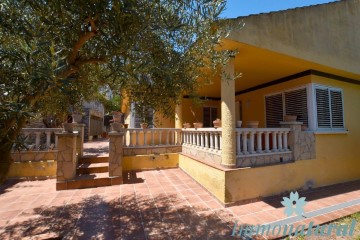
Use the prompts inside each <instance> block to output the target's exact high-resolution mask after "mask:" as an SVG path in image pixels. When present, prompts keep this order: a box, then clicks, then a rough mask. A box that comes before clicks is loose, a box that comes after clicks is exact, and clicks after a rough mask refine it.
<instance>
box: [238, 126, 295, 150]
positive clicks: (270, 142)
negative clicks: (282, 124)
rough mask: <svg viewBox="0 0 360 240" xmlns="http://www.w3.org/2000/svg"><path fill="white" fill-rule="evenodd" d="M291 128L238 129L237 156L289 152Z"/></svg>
mask: <svg viewBox="0 0 360 240" xmlns="http://www.w3.org/2000/svg"><path fill="white" fill-rule="evenodd" d="M289 132H290V128H237V129H236V130H235V134H236V135H235V136H236V155H237V157H239V156H242V155H251V154H260V153H274V152H287V151H289V147H288V134H289Z"/></svg>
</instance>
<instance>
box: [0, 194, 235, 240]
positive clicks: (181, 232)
mask: <svg viewBox="0 0 360 240" xmlns="http://www.w3.org/2000/svg"><path fill="white" fill-rule="evenodd" d="M107 198H108V197H107ZM155 199H156V202H155V201H153V200H151V197H150V196H146V195H144V196H136V197H135V195H134V194H129V195H126V196H124V197H121V198H119V197H114V198H113V199H111V200H109V199H104V198H103V197H101V195H92V196H91V197H87V198H85V199H83V200H79V201H78V202H77V203H72V204H67V205H61V206H52V207H50V208H45V207H40V208H36V209H33V212H29V213H28V217H27V216H26V214H25V215H23V216H22V217H23V219H22V220H20V221H18V222H16V223H12V224H10V225H8V226H6V227H5V229H4V230H5V231H4V232H0V239H18V238H27V237H28V238H30V237H34V236H39V235H42V236H46V234H48V235H49V236H51V238H49V237H48V238H45V237H44V238H42V239H129V240H130V239H131V240H132V239H169V236H170V237H171V239H233V237H231V236H230V234H231V227H230V226H231V225H233V224H234V223H233V222H231V221H224V220H222V219H220V218H219V216H218V215H217V214H215V213H214V212H210V213H208V212H206V213H205V212H204V214H201V213H200V214H199V215H198V214H197V213H196V211H195V210H194V209H193V208H191V207H189V206H188V205H185V204H183V203H182V202H181V201H179V198H177V197H175V196H161V195H160V196H159V197H157V198H155ZM23 214H24V213H23ZM34 215H35V216H34ZM20 219H21V218H20ZM54 236H55V237H54ZM145 236H146V238H145Z"/></svg>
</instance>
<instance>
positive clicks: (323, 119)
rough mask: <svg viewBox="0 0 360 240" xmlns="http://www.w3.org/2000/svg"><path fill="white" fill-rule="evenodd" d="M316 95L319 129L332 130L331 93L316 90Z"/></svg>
mask: <svg viewBox="0 0 360 240" xmlns="http://www.w3.org/2000/svg"><path fill="white" fill-rule="evenodd" d="M315 94H316V114H317V123H318V128H331V117H330V104H329V91H328V89H323V88H316V89H315Z"/></svg>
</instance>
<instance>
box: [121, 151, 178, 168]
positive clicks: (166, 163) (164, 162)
mask: <svg viewBox="0 0 360 240" xmlns="http://www.w3.org/2000/svg"><path fill="white" fill-rule="evenodd" d="M178 164H179V154H177V153H168V154H159V155H136V156H124V157H123V162H122V167H123V171H131V170H147V169H157V168H175V167H178Z"/></svg>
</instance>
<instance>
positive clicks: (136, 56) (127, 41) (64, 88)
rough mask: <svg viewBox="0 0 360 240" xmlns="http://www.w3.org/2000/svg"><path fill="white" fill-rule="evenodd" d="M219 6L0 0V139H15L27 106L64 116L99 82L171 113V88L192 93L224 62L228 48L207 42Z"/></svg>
mask: <svg viewBox="0 0 360 240" xmlns="http://www.w3.org/2000/svg"><path fill="white" fill-rule="evenodd" d="M224 5H225V3H224V2H223V1H222V0H211V1H210V0H182V1H173V0H165V1H148V0H119V1H113V0H88V1H83V0H57V1H53V0H32V1H24V0H3V1H2V2H1V4H0V79H1V83H0V87H1V88H0V101H1V102H0V104H1V105H0V114H1V116H0V120H1V125H0V137H1V139H0V145H2V144H11V143H12V142H14V141H15V139H16V137H15V136H14V135H16V134H18V133H19V131H20V129H21V128H22V127H23V125H24V124H25V122H26V119H27V118H28V116H29V114H30V113H39V112H41V113H43V114H55V115H56V114H60V115H61V114H64V113H65V112H66V111H68V110H69V106H72V107H74V108H76V107H79V105H80V104H81V103H82V102H83V101H86V100H88V99H91V98H94V96H96V94H97V93H98V92H99V90H100V89H101V88H102V87H103V86H105V85H106V86H110V88H111V89H122V90H126V92H127V94H128V96H129V97H130V99H131V100H132V101H135V102H139V103H142V104H146V108H151V109H154V110H156V111H161V112H163V113H164V114H165V115H166V116H171V115H172V114H173V106H174V104H175V103H176V102H177V101H178V99H179V96H181V95H182V94H189V95H191V94H193V93H194V92H196V90H197V88H198V87H199V86H198V82H197V79H198V78H199V77H204V79H208V78H209V77H208V76H209V74H210V75H211V74H214V73H215V71H216V70H217V69H218V67H219V66H220V65H221V64H224V63H225V62H226V61H227V58H228V54H227V53H226V52H219V51H216V50H215V48H216V47H217V46H218V45H219V42H220V39H221V37H222V36H224V34H225V32H226V31H225V30H226V27H225V26H224V24H225V22H223V21H218V20H219V15H220V13H221V11H222V10H223V9H224ZM224 29H225V30H224ZM204 68H206V69H208V70H212V71H206V72H204V71H203V69H204ZM205 75H206V77H205ZM112 107H114V106H109V108H112ZM19 119H20V120H19Z"/></svg>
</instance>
